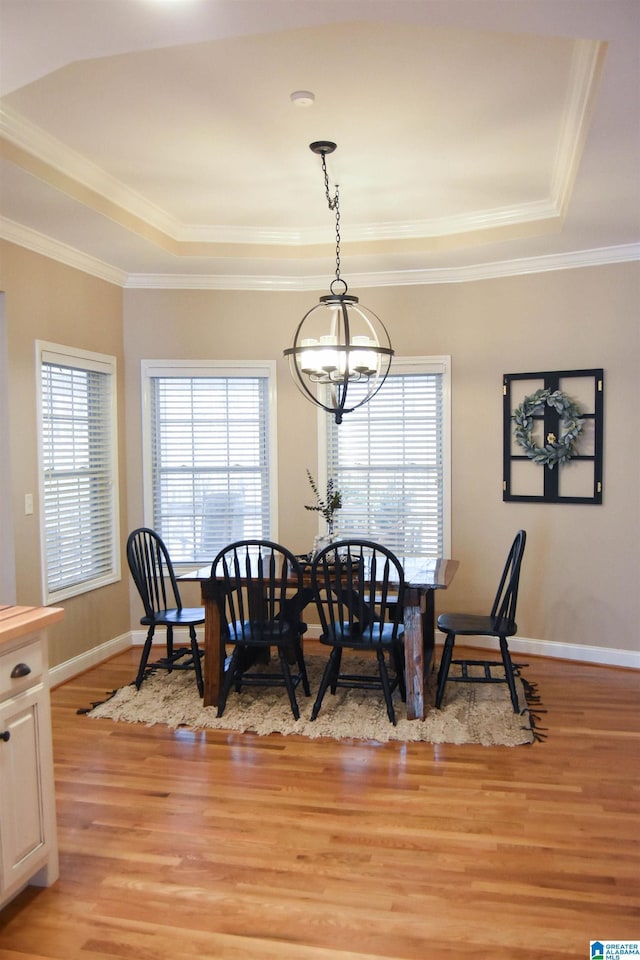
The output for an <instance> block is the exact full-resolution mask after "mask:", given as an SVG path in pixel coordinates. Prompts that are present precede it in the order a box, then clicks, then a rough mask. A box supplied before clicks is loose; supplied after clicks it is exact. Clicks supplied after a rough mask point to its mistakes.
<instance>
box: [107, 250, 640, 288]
mask: <svg viewBox="0 0 640 960" xmlns="http://www.w3.org/2000/svg"><path fill="white" fill-rule="evenodd" d="M637 260H640V243H629V244H622V245H619V246H615V247H600V248H598V249H595V250H577V251H574V252H571V253H564V254H556V255H553V256H544V257H527V258H522V259H520V260H501V261H496V262H494V263H478V264H471V265H469V266H462V267H433V268H426V269H424V270H396V271H389V272H386V273H375V274H374V273H360V274H350V275H349V286H350V287H358V288H367V287H369V288H370V287H397V286H424V285H426V284H441V283H468V282H471V281H475V280H493V279H499V278H501V277H516V276H523V275H525V274H533V273H546V272H549V271H553V270H571V269H576V268H579V267H596V266H605V265H607V264H613V263H627V262H631V261H637ZM326 286H327V278H326V276H324V275H323V277H322V278H318V277H295V278H293V277H259V276H222V275H220V276H218V275H211V274H210V275H206V276H193V275H189V274H166V275H160V274H150V273H140V274H130V275H129V277H128V278H127V282H126V284H125V287H126V288H127V289H136V290H144V289H146V290H238V291H241V290H247V291H249V290H251V291H260V290H272V291H280V292H282V291H292V292H304V291H313V290H323V289H324V288H325V287H326Z"/></svg>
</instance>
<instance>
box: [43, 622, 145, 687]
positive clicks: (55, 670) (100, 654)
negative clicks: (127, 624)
mask: <svg viewBox="0 0 640 960" xmlns="http://www.w3.org/2000/svg"><path fill="white" fill-rule="evenodd" d="M130 646H131V633H130V632H129V633H123V634H122V635H121V636H119V637H114V638H113V640H107V641H106V642H105V643H100V644H98V646H97V647H92V648H91V650H87V651H85V653H80V654H78V656H77V657H72V658H71V660H65V661H64V662H63V663H58V664H56V666H55V667H50V668H49V685H50V686H51V687H57V686H59V685H60V684H61V683H64V682H65V680H71V678H72V677H77V676H78V674H80V673H84V672H85V670H89V669H90V668H91V667H96V666H97V665H98V664H99V663H102V662H103V661H104V660H108V659H109V657H113V656H115V654H116V653H122V651H123V650H128V649H129V647H130Z"/></svg>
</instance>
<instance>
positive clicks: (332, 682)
mask: <svg viewBox="0 0 640 960" xmlns="http://www.w3.org/2000/svg"><path fill="white" fill-rule="evenodd" d="M311 585H312V588H313V592H314V598H315V602H316V606H317V608H318V615H319V617H320V628H321V636H320V642H321V643H323V644H325V645H326V646H329V647H331V648H332V649H331V653H330V654H329V659H328V661H327V664H326V667H325V669H324V673H323V675H322V680H321V681H320V687H319V690H318V695H317V697H316V701H315V704H314V706H313V711H312V714H311V719H312V720H315V719H316V717H317V716H318V713H319V711H320V707H321V705H322V701H323V699H324V696H325V693H326V692H327V689H329V688H330V689H331V693H333V694H335V692H336V689H337V688H338V687H354V688H360V689H367V690H380V691H382V694H383V696H384V701H385V704H386V708H387V716H388V717H389V720H390V721H391V723H393V724H394V725H395V723H396V715H395V710H394V706H393V701H392V695H393V692H394V690H395V689H396V688H398V689H399V691H400V696H401V697H402V700H403V701H405V700H406V697H407V694H406V687H405V677H404V646H403V635H404V627H403V623H402V615H403V608H402V601H403V594H404V571H403V568H402V564H401V563H400V561H399V560H398V558H397V557H396V556H394V554H393V553H392V552H391V551H390V550H388V549H387V548H386V547H384V546H381V545H380V544H377V543H373V542H372V541H370V540H341V541H338V542H336V543H332V544H330V545H329V546H327V547H325V548H324V549H323V550H321V551H320V553H318V555H317V556H316V557H315V558H314V561H313V564H312V567H311ZM346 649H348V650H350V651H353V652H357V653H363V654H375V657H373V656H372V657H371V658H370V659H371V670H370V671H368V672H366V673H354V672H353V669H354V668H353V666H351V669H349V657H348V656H347V657H345V658H344V663H343V657H342V654H343V651H344V650H346ZM387 661H389V663H387ZM374 671H375V672H374Z"/></svg>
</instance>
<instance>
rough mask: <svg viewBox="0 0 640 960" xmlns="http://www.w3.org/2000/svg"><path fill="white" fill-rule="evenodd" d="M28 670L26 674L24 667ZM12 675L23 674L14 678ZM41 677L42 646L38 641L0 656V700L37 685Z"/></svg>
mask: <svg viewBox="0 0 640 960" xmlns="http://www.w3.org/2000/svg"><path fill="white" fill-rule="evenodd" d="M22 665H24V667H26V668H28V672H27V671H26V670H25V669H24V667H23V666H22ZM12 673H18V674H24V675H23V676H14V677H12V676H11V674H12ZM41 677H42V644H41V643H40V641H39V640H34V641H33V643H27V644H25V645H24V646H23V647H18V649H17V650H10V651H9V652H7V653H3V654H2V656H0V698H2V699H4V698H5V697H6V696H11V695H12V694H14V693H19V692H20V691H21V690H26V689H27V687H30V686H32V685H33V684H34V683H38V682H39V681H40V679H41Z"/></svg>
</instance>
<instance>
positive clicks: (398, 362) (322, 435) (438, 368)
mask: <svg viewBox="0 0 640 960" xmlns="http://www.w3.org/2000/svg"><path fill="white" fill-rule="evenodd" d="M410 373H415V374H421V373H422V374H424V373H441V374H442V450H443V461H444V462H443V470H442V485H443V490H442V512H443V520H442V527H443V529H442V538H443V550H444V556H445V557H450V556H451V357H450V356H449V355H446V354H443V355H441V356H432V357H428V356H420V357H395V356H394V358H393V360H392V362H391V369H390V371H389V377H392V376H400V375H407V374H410ZM382 389H383V390H384V384H383V386H382ZM345 416H349V414H345ZM328 425H329V415H328V414H327V413H326V412H325V411H324V410H322V409H320V408H319V409H318V480H319V487H320V489H321V490H324V489H326V485H327V480H328V476H327V457H326V450H327V444H328V442H329V429H328ZM338 429H339V428H338ZM322 527H323V521H322V519H321V517H320V514H318V533H323V532H324V529H322Z"/></svg>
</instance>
